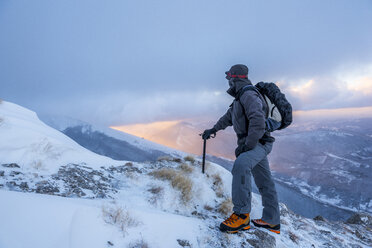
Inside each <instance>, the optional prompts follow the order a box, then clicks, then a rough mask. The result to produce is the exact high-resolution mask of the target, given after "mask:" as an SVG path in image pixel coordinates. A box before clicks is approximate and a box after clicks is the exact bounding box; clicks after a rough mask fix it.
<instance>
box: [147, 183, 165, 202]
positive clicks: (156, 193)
mask: <svg viewBox="0 0 372 248" xmlns="http://www.w3.org/2000/svg"><path fill="white" fill-rule="evenodd" d="M147 191H148V192H150V193H152V196H151V197H150V198H149V202H150V203H151V204H157V203H158V199H159V197H160V196H161V195H162V194H163V191H164V188H163V187H160V186H152V187H151V188H149V189H148V190H147Z"/></svg>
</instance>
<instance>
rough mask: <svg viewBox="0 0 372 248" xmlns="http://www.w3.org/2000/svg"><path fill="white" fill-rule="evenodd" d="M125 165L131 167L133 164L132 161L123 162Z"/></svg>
mask: <svg viewBox="0 0 372 248" xmlns="http://www.w3.org/2000/svg"><path fill="white" fill-rule="evenodd" d="M125 166H129V167H132V166H133V163H132V162H128V163H125Z"/></svg>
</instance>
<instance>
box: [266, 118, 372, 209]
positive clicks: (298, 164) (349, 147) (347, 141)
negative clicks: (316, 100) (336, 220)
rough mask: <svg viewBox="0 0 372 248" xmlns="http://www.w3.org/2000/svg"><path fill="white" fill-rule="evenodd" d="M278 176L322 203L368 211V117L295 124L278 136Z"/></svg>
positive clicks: (371, 128) (371, 168)
mask: <svg viewBox="0 0 372 248" xmlns="http://www.w3.org/2000/svg"><path fill="white" fill-rule="evenodd" d="M270 160H271V166H272V169H273V171H275V177H276V179H278V180H280V181H282V182H283V183H285V184H287V185H289V186H291V187H294V188H296V189H298V190H300V191H301V192H302V193H304V194H306V195H309V196H311V197H313V198H315V199H318V200H321V201H323V202H328V203H330V204H334V205H337V206H341V207H345V208H348V209H352V210H361V211H367V212H372V119H360V120H350V121H333V122H330V121H328V122H312V123H303V124H301V125H295V126H294V127H292V128H289V129H288V130H285V131H283V132H279V134H278V135H277V136H276V142H275V146H274V149H273V151H272V153H271V155H270Z"/></svg>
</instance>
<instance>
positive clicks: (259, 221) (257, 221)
mask: <svg viewBox="0 0 372 248" xmlns="http://www.w3.org/2000/svg"><path fill="white" fill-rule="evenodd" d="M252 222H253V225H255V226H257V227H263V228H266V229H268V230H269V231H271V232H274V233H277V234H280V224H278V225H271V224H269V223H267V222H265V221H263V220H262V219H254V220H252Z"/></svg>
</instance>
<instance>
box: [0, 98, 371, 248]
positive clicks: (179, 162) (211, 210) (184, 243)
mask: <svg viewBox="0 0 372 248" xmlns="http://www.w3.org/2000/svg"><path fill="white" fill-rule="evenodd" d="M7 110H12V111H7ZM15 113H16V115H14V114H15ZM30 113H31V115H30ZM0 116H1V118H2V119H3V120H4V122H2V123H1V125H0V132H1V134H6V135H7V139H5V142H4V141H3V140H1V141H0V145H1V147H2V148H4V149H8V145H9V146H10V147H12V149H8V152H9V153H8V154H9V155H10V157H7V156H6V153H2V156H1V157H0V188H1V190H0V197H1V199H2V204H0V219H1V220H2V221H1V223H0V247H5V248H14V247H15V248H17V247H28V246H32V247H38V248H46V247H90V248H96V247H97V248H98V247H161V248H163V247H171V248H173V247H370V246H371V244H372V233H371V227H372V218H371V217H370V216H368V215H362V216H359V217H358V218H359V219H357V218H355V220H351V221H350V222H352V223H348V224H345V223H341V222H328V221H326V220H321V219H319V220H312V219H306V218H303V217H301V216H298V215H295V214H293V213H292V212H291V211H290V210H288V209H287V207H286V206H285V205H283V204H281V205H280V208H281V217H282V219H281V224H282V233H281V234H280V235H276V234H273V233H271V232H268V231H266V230H261V229H256V228H254V227H252V229H251V230H250V231H247V232H242V233H239V234H237V235H228V234H225V233H221V232H220V231H219V230H218V225H219V223H220V222H221V221H222V220H223V219H224V218H226V216H227V215H228V214H229V213H230V212H231V200H230V198H231V194H230V186H231V180H232V178H231V174H230V173H229V172H228V171H226V170H225V169H224V168H222V167H220V166H219V165H216V164H214V163H208V164H207V168H206V174H201V173H200V167H201V162H200V161H199V160H197V159H196V160H195V161H194V160H193V159H191V158H188V159H187V160H185V159H180V158H178V157H168V158H163V159H160V160H158V161H154V162H146V163H138V162H123V161H114V160H111V159H108V158H105V157H102V156H98V155H95V154H93V155H92V153H90V152H88V153H86V150H85V149H83V148H81V147H79V146H78V145H77V144H76V143H74V142H72V141H71V140H70V139H69V138H67V137H65V136H63V134H61V133H58V132H57V133H56V131H55V130H53V129H45V125H44V124H42V123H40V122H39V121H38V120H37V118H35V116H34V115H33V114H32V112H30V111H25V110H24V109H23V108H20V107H18V106H16V105H14V104H9V103H5V104H4V105H2V104H0ZM20 123H22V125H20ZM44 131H45V132H44ZM19 133H21V134H28V133H32V135H29V136H27V139H19ZM36 134H37V135H36ZM49 134H50V136H48V135H49ZM39 136H42V137H43V138H44V139H48V140H50V142H51V144H52V146H53V147H55V146H56V144H57V141H58V142H59V143H58V144H59V147H58V148H60V147H68V148H69V153H64V152H61V151H60V150H58V151H59V152H60V153H61V156H59V157H55V158H54V160H51V159H50V160H47V159H45V160H44V162H45V165H46V166H50V168H53V170H45V171H44V172H43V174H42V175H40V170H39V168H35V167H33V166H29V164H28V163H24V164H22V165H19V164H17V163H16V162H17V161H12V159H13V158H17V157H15V154H14V152H15V151H13V150H16V151H19V150H20V151H27V148H28V146H29V144H33V143H34V142H35V141H37V140H38V138H39ZM9 141H13V142H14V144H12V143H8V142H9ZM63 142H65V143H63ZM15 144H16V146H15ZM14 147H15V148H16V149H14ZM50 153H51V150H50V149H43V150H41V151H39V153H33V155H34V157H32V153H31V154H29V161H32V160H33V159H36V157H40V156H42V157H48V156H49V154H50ZM69 154H75V158H74V163H72V162H70V161H69V162H68V164H65V162H66V158H65V157H64V156H67V155H69ZM85 159H87V160H89V159H92V160H97V161H96V162H97V163H98V162H99V164H92V165H91V164H89V163H84V162H81V163H77V162H79V161H84V160H85ZM4 161H6V162H4ZM21 162H25V161H21ZM26 162H27V161H26ZM15 191H18V192H15ZM26 192H27V193H26ZM35 193H39V194H35ZM60 196H63V197H60ZM260 202H261V200H260V197H259V196H257V195H256V194H252V206H253V209H252V213H251V216H252V218H259V217H261V216H260V214H261V211H262V206H261V204H260ZM353 223H354V224H353ZM355 223H358V224H355Z"/></svg>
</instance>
